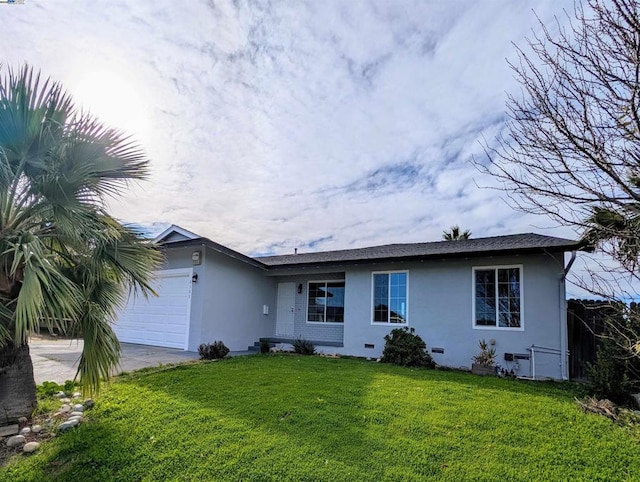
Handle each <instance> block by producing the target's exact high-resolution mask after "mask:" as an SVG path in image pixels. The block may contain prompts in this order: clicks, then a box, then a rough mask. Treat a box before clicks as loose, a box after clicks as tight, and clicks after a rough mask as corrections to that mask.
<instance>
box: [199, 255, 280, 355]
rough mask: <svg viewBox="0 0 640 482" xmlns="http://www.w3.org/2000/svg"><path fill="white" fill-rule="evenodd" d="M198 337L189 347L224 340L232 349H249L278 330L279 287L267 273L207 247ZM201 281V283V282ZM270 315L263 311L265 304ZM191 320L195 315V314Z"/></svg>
mask: <svg viewBox="0 0 640 482" xmlns="http://www.w3.org/2000/svg"><path fill="white" fill-rule="evenodd" d="M204 265H205V279H204V280H203V281H206V284H205V283H203V285H204V288H203V295H204V298H203V300H202V318H201V323H200V332H199V336H197V337H194V342H193V343H191V342H190V346H193V347H194V348H197V343H196V342H195V340H196V339H197V340H199V343H210V342H213V341H215V340H222V341H223V342H224V343H225V344H226V345H227V346H228V347H229V348H230V349H231V350H246V349H247V347H248V346H250V345H253V343H254V342H256V341H258V340H259V338H261V337H265V336H271V335H272V334H273V333H274V331H275V313H276V310H275V308H276V307H275V299H276V292H275V289H276V286H275V283H274V280H273V279H271V278H268V277H266V276H265V272H264V271H262V270H260V269H257V268H255V267H253V266H250V265H248V264H247V263H244V262H242V261H239V260H235V259H232V258H229V257H228V256H226V255H222V254H220V253H217V252H215V251H213V250H211V249H207V251H206V254H205V263H204ZM198 283H199V282H198ZM264 305H267V306H268V307H269V314H267V315H265V314H263V306H264ZM192 320H193V321H195V322H196V324H197V321H196V320H194V318H193V317H192Z"/></svg>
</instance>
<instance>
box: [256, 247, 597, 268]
mask: <svg viewBox="0 0 640 482" xmlns="http://www.w3.org/2000/svg"><path fill="white" fill-rule="evenodd" d="M584 248H585V246H583V243H582V242H577V243H573V244H570V245H563V246H549V247H534V248H514V249H496V250H488V251H470V252H460V253H437V254H425V255H413V256H391V257H389V256H386V257H379V258H361V259H350V260H330V261H310V262H302V263H300V262H293V263H282V264H268V263H265V265H266V266H267V267H268V268H269V270H270V271H271V270H277V269H281V268H282V269H288V268H291V269H293V268H313V267H340V266H353V265H361V264H386V263H408V262H416V261H418V262H419V261H426V260H438V259H440V260H444V259H465V258H483V257H494V256H509V255H526V254H544V253H564V252H568V251H578V250H583V251H587V249H584Z"/></svg>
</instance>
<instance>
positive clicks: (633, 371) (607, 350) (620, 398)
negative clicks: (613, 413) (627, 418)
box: [587, 337, 640, 405]
mask: <svg viewBox="0 0 640 482" xmlns="http://www.w3.org/2000/svg"><path fill="white" fill-rule="evenodd" d="M639 374H640V360H638V358H634V357H630V356H629V352H628V351H627V350H625V349H624V348H623V347H622V346H621V345H620V343H619V340H616V339H615V338H607V337H605V338H603V339H602V345H601V346H599V347H598V351H597V353H596V361H595V362H594V363H589V364H587V391H588V392H589V394H591V395H593V396H594V397H596V398H598V399H602V398H607V399H609V400H611V401H612V402H615V403H617V404H621V405H630V404H631V403H632V402H633V400H632V398H631V394H632V393H636V392H639V391H640V383H639V382H638V375H639Z"/></svg>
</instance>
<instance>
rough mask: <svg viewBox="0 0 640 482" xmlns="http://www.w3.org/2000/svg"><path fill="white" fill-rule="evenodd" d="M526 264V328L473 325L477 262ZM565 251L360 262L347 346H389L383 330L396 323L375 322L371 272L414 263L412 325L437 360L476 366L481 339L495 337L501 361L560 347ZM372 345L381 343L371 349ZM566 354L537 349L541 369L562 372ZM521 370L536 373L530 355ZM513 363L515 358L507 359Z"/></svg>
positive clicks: (348, 311)
mask: <svg viewBox="0 0 640 482" xmlns="http://www.w3.org/2000/svg"><path fill="white" fill-rule="evenodd" d="M499 265H523V274H522V277H523V278H522V285H523V293H524V294H523V302H524V303H523V304H524V317H523V324H524V331H506V330H497V329H474V327H473V324H472V289H473V281H472V268H473V267H474V266H475V267H477V266H499ZM562 269H563V260H562V258H554V257H551V256H548V255H532V256H514V257H505V258H491V259H486V258H480V259H471V260H446V261H432V262H423V263H407V264H402V265H399V264H393V265H376V266H374V267H371V266H363V267H355V268H351V269H348V270H347V272H346V290H345V326H344V348H343V349H341V350H336V351H337V352H342V353H345V354H350V355H358V356H370V357H377V356H380V355H381V353H382V349H383V347H384V336H385V335H386V334H387V333H389V332H390V331H391V329H393V328H394V327H395V326H391V325H383V326H380V325H372V323H371V303H372V301H371V296H372V295H371V282H372V281H371V275H372V271H385V270H408V272H409V288H408V291H409V300H408V326H410V327H413V328H415V329H416V332H417V333H418V334H419V335H420V336H422V338H423V339H424V340H425V341H426V343H427V346H428V348H429V349H431V348H433V347H438V348H443V349H444V353H443V354H433V357H434V359H435V360H436V362H437V363H439V364H442V365H445V366H450V367H470V366H471V362H472V360H471V357H472V356H473V355H474V354H476V353H477V352H478V351H479V348H478V341H479V340H480V339H485V340H487V341H489V340H491V339H493V340H495V348H496V352H497V355H498V363H500V364H501V365H503V366H506V365H507V364H506V363H505V361H504V353H505V352H510V353H513V352H515V353H529V352H528V351H527V348H529V347H530V346H531V345H532V344H535V345H538V346H543V347H547V348H554V349H557V350H560V349H561V335H560V325H561V310H562V309H564V298H561V296H560V293H561V286H560V283H561V281H560V279H561V273H562ZM365 344H371V345H374V348H373V349H367V348H365V347H364V345H365ZM560 361H561V357H560V356H559V355H555V354H553V355H552V354H544V355H543V354H541V353H540V354H538V355H537V356H536V376H546V377H552V378H562V371H561V365H560ZM519 365H520V369H519V372H518V373H519V374H520V375H524V376H529V375H530V367H529V361H521V362H519ZM508 366H509V368H511V367H513V363H509V364H508Z"/></svg>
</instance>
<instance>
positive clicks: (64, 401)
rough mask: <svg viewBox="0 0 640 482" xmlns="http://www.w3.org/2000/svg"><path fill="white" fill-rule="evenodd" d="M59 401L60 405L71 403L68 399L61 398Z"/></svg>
mask: <svg viewBox="0 0 640 482" xmlns="http://www.w3.org/2000/svg"><path fill="white" fill-rule="evenodd" d="M60 401H61V402H62V403H71V399H70V398H69V397H65V398H62V399H61V400H60Z"/></svg>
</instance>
